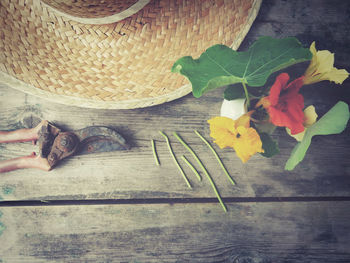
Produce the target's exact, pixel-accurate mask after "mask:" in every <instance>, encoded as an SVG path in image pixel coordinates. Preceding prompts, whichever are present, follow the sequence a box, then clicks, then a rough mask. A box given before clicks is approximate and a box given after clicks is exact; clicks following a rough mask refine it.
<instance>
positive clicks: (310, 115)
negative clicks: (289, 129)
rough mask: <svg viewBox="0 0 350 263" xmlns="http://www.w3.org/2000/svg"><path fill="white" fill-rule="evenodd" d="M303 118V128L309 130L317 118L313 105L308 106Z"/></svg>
mask: <svg viewBox="0 0 350 263" xmlns="http://www.w3.org/2000/svg"><path fill="white" fill-rule="evenodd" d="M304 116H305V120H304V127H305V128H309V127H310V126H311V125H312V124H314V123H315V122H316V120H317V117H318V115H317V113H316V110H315V107H314V106H313V105H310V106H308V107H307V108H306V109H305V110H304Z"/></svg>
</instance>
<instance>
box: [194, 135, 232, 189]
mask: <svg viewBox="0 0 350 263" xmlns="http://www.w3.org/2000/svg"><path fill="white" fill-rule="evenodd" d="M194 132H195V133H196V134H197V135H198V136H199V138H201V139H202V141H203V142H205V144H206V145H208V147H209V149H210V150H211V151H212V153H213V154H214V155H215V158H216V160H218V162H219V164H220V166H221V168H222V170H223V171H224V173H225V174H226V176H227V178H228V179H229V181H230V182H231V183H232V184H233V185H236V183H235V181H233V179H232V177H231V176H230V174H229V173H228V171H227V170H226V168H225V166H224V164H223V163H222V161H221V159H220V157H219V155H218V154H217V153H216V151H215V150H214V148H213V147H212V146H211V145H210V143H209V142H208V141H207V140H206V139H205V138H204V137H203V136H202V135H201V134H200V133H199V132H198V131H194Z"/></svg>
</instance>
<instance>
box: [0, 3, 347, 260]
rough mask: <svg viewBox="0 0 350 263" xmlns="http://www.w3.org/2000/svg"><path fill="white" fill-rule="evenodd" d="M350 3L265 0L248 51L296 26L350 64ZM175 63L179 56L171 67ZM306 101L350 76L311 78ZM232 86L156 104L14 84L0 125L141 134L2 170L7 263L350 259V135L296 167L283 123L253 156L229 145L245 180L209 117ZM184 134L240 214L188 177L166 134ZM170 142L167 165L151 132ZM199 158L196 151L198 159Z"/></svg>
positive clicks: (320, 102)
mask: <svg viewBox="0 0 350 263" xmlns="http://www.w3.org/2000/svg"><path fill="white" fill-rule="evenodd" d="M349 14H350V2H349V1H344V0H338V1H325V0H313V1H312V0H309V1H304V0H295V1H283V0H265V1H264V2H263V4H262V7H261V10H260V13H259V15H258V17H257V19H256V21H255V23H254V24H253V27H252V28H251V30H250V32H249V34H248V35H247V37H246V39H245V41H244V43H243V44H242V45H241V47H240V50H245V49H246V48H247V47H248V46H249V44H250V43H252V42H253V41H254V40H255V39H257V38H258V37H259V36H261V35H269V36H274V37H279V38H280V37H286V36H296V37H298V38H299V40H300V41H301V42H302V43H303V44H304V45H305V46H309V45H310V44H311V42H312V41H314V40H315V41H316V44H317V48H318V49H329V50H331V51H332V52H335V61H336V66H337V67H338V68H346V69H347V70H348V71H350V24H349ZM169 66H170V65H169ZM302 93H303V94H304V95H305V104H306V105H309V104H311V103H315V104H316V106H317V107H316V108H317V110H318V112H319V113H320V114H321V115H322V114H323V113H325V112H326V111H327V110H328V109H330V108H331V107H332V106H333V105H334V104H335V103H336V102H337V101H338V100H343V101H345V102H347V103H350V81H349V80H346V81H345V82H344V83H343V85H342V86H337V85H335V84H334V83H329V82H322V83H319V84H316V85H311V86H307V87H304V88H303V90H302ZM221 94H222V90H218V91H214V92H211V93H208V95H206V96H204V97H203V98H201V99H195V98H193V97H192V95H188V96H185V97H184V98H181V99H178V100H176V101H173V102H170V103H165V104H162V105H159V106H154V107H150V108H145V109H135V110H93V109H84V108H78V107H70V106H65V105H60V104H55V103H52V102H48V101H45V100H42V99H38V98H36V97H33V96H30V95H27V94H24V93H22V92H19V91H17V90H15V89H11V88H9V87H6V86H0V113H1V114H0V130H11V129H17V128H21V127H29V126H31V125H32V124H33V123H32V122H33V120H34V119H35V118H37V117H38V118H42V119H47V120H50V121H52V122H54V123H56V124H57V125H59V126H61V127H63V128H65V129H73V130H74V129H79V128H83V127H85V126H89V125H106V126H111V127H114V128H116V129H117V130H118V131H119V132H120V133H121V134H123V135H124V136H125V137H126V138H127V140H128V141H129V142H130V143H131V144H132V146H133V147H132V149H131V150H130V151H126V152H114V153H100V154H94V155H84V156H74V157H72V158H69V159H67V160H64V161H62V163H61V164H60V165H59V166H58V167H57V168H55V169H54V170H52V171H51V172H43V171H38V170H34V169H27V170H19V171H14V172H10V173H7V174H1V175H0V199H1V200H2V202H1V203H0V262H6V263H13V262H16V263H17V262H23V263H24V262H25V263H31V262H254V263H262V262H264V263H265V262H317V263H319V262H327V263H328V262H350V209H349V206H350V164H349V160H350V151H349V146H350V137H349V128H347V129H346V130H345V131H344V132H343V133H342V134H340V135H334V136H323V137H316V138H314V139H313V144H312V146H311V148H310V149H309V152H308V154H307V156H306V158H305V160H304V161H303V162H302V163H301V164H300V165H299V166H298V167H297V168H296V169H295V170H294V171H292V172H287V171H284V170H283V167H284V164H285V162H286V160H287V159H288V157H289V154H290V152H291V150H292V148H293V146H294V145H295V141H294V139H292V138H291V137H288V136H287V135H286V134H285V133H284V131H283V129H280V130H277V131H276V132H275V133H274V138H276V139H278V140H279V145H280V148H281V153H280V154H279V155H278V156H275V157H273V158H271V159H266V158H264V157H262V156H260V155H256V156H254V157H253V158H252V159H251V160H249V161H248V163H247V164H245V165H243V164H242V163H241V161H240V160H239V159H238V158H237V157H236V155H235V153H234V152H233V151H232V150H229V149H227V150H226V149H225V150H220V149H218V147H216V146H215V148H216V149H217V150H218V153H219V155H220V156H221V158H222V160H223V162H224V164H225V166H226V167H227V169H228V170H229V172H230V174H231V175H232V177H233V178H234V179H235V180H236V182H237V185H236V186H232V185H230V183H229V182H228V180H227V178H226V177H225V175H224V174H223V172H222V170H221V168H220V167H219V165H218V163H217V161H216V159H215V158H214V156H212V154H211V152H210V151H209V150H208V148H207V146H206V145H204V144H203V143H202V141H201V140H200V139H199V138H198V137H197V136H196V135H195V134H194V133H193V130H194V129H196V130H198V131H200V132H201V133H202V134H203V135H204V136H205V137H206V138H208V139H209V129H208V125H207V123H206V120H207V119H209V118H210V117H213V116H215V115H217V114H218V112H219V109H220V105H221V102H222V99H221ZM159 130H162V131H165V132H166V133H167V134H168V135H170V140H171V143H172V146H173V149H174V151H175V153H176V155H177V156H178V157H180V156H181V155H182V154H185V155H187V156H188V157H189V158H191V156H190V155H189V154H188V152H187V151H186V149H185V148H184V147H183V146H182V145H181V144H180V143H179V142H178V141H177V140H176V139H175V138H174V137H173V136H172V132H173V131H177V132H178V133H179V134H180V135H181V136H182V137H183V138H184V139H185V140H186V141H187V142H188V143H189V144H190V145H191V146H192V148H193V149H194V150H195V151H196V152H197V154H198V155H199V156H200V158H201V159H202V160H203V162H204V163H205V165H206V167H207V169H208V171H209V172H210V174H211V175H212V177H213V179H214V181H215V183H216V185H217V187H218V189H219V191H220V193H221V195H222V196H223V197H224V201H225V202H226V204H227V207H228V212H227V213H224V212H223V210H222V208H221V207H220V205H219V204H218V203H217V200H216V199H215V194H214V192H213V191H212V189H211V187H210V183H209V181H208V180H207V178H206V177H205V176H204V175H203V174H202V176H203V181H202V182H198V181H197V179H196V178H195V176H194V175H193V174H192V173H191V170H189V169H188V168H187V167H186V166H185V165H184V164H183V167H184V169H185V172H186V174H187V175H188V176H189V178H190V181H191V183H192V185H193V189H189V188H187V186H186V184H185V182H184V180H183V179H182V177H181V175H180V174H179V171H178V170H177V168H176V166H175V165H174V163H173V161H172V159H171V156H170V155H169V152H168V149H167V146H166V143H165V141H164V139H163V137H161V136H160V135H159V133H158V131H159ZM151 139H154V140H155V141H156V145H157V148H158V154H159V157H160V161H161V166H160V167H157V166H156V165H155V162H154V159H153V155H152V150H151V144H150V140H151ZM32 150H33V146H32V145H31V144H30V143H21V144H1V145H0V159H1V160H3V159H9V158H13V157H17V156H22V155H27V154H28V153H30V152H31V151H32ZM192 162H193V163H194V164H195V162H194V161H192Z"/></svg>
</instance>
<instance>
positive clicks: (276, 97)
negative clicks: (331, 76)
mask: <svg viewBox="0 0 350 263" xmlns="http://www.w3.org/2000/svg"><path fill="white" fill-rule="evenodd" d="M288 80H289V75H288V74H287V73H281V74H280V75H278V76H277V78H276V81H275V83H274V84H273V85H272V87H271V90H270V95H269V96H268V97H265V98H262V99H261V101H260V103H259V105H263V107H264V108H266V109H267V111H268V113H269V115H270V121H271V122H272V124H274V125H276V126H281V127H287V128H289V129H290V130H291V134H293V135H294V134H298V133H300V132H302V131H304V125H303V122H304V112H303V108H304V97H303V96H302V95H301V94H299V90H300V88H301V87H302V86H303V77H300V78H298V79H296V80H293V81H292V82H290V83H289V84H288V85H287V83H288Z"/></svg>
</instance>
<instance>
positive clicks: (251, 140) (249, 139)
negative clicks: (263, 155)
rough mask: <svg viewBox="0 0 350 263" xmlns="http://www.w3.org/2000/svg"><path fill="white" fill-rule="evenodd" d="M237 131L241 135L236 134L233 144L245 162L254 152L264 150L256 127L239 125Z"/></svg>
mask: <svg viewBox="0 0 350 263" xmlns="http://www.w3.org/2000/svg"><path fill="white" fill-rule="evenodd" d="M237 132H238V134H239V136H236V139H235V140H234V141H233V146H234V149H235V151H236V154H237V156H238V157H239V158H240V159H241V160H242V162H243V163H245V162H247V161H248V160H249V158H250V157H251V156H253V155H254V154H256V153H258V152H264V150H263V149H262V142H261V139H260V136H259V134H258V133H257V131H256V130H255V129H253V128H245V127H242V126H239V127H238V128H237Z"/></svg>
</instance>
